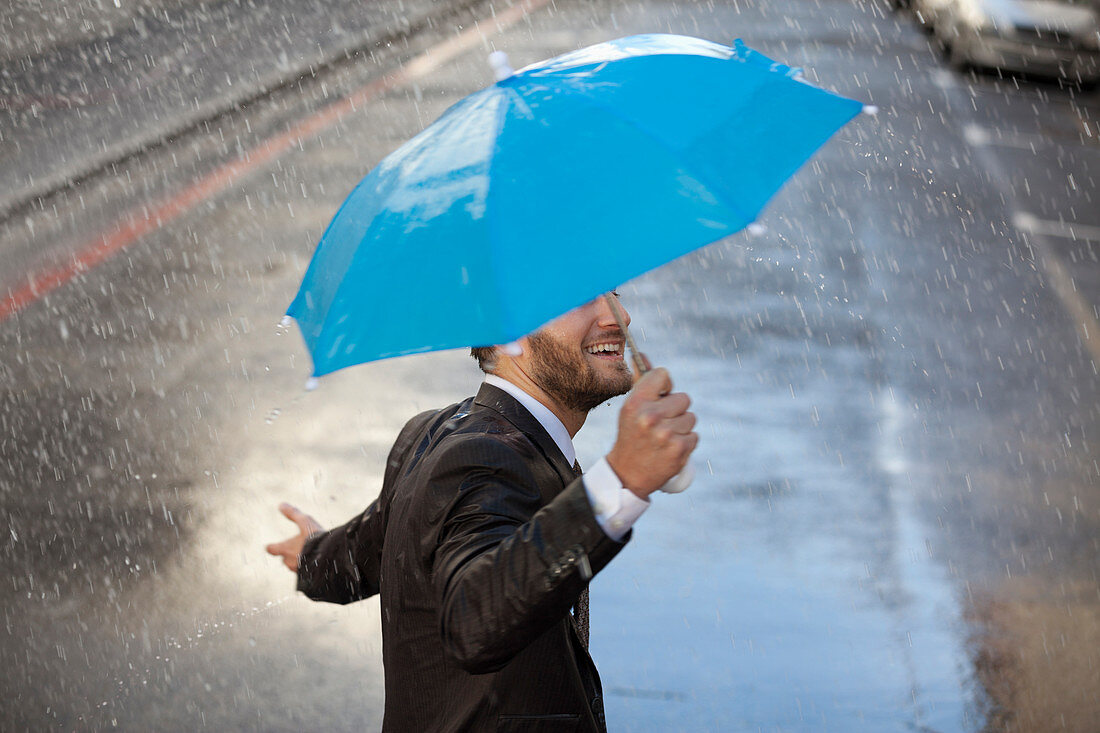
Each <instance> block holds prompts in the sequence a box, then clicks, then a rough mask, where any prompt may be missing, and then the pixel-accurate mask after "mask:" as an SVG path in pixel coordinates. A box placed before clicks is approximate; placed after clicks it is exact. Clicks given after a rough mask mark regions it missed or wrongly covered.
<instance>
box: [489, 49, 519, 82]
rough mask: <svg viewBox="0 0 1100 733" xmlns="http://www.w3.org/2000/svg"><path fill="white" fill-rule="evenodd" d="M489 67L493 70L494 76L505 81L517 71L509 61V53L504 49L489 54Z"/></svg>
mask: <svg viewBox="0 0 1100 733" xmlns="http://www.w3.org/2000/svg"><path fill="white" fill-rule="evenodd" d="M489 68H491V69H492V70H493V76H495V77H496V80H497V81H504V80H505V79H507V78H508V77H510V76H511V75H512V74H514V73H516V70H515V69H513V68H512V66H511V64H510V63H509V62H508V54H506V53H504V52H503V51H493V52H492V53H491V54H489Z"/></svg>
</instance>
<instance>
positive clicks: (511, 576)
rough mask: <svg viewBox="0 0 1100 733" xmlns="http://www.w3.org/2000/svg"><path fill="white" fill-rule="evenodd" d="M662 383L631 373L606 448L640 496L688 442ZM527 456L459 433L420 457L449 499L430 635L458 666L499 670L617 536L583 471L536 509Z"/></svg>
mask: <svg viewBox="0 0 1100 733" xmlns="http://www.w3.org/2000/svg"><path fill="white" fill-rule="evenodd" d="M671 389H672V382H671V380H670V379H669V377H668V372H666V371H665V370H664V369H657V370H654V371H652V372H650V373H649V374H647V375H646V376H644V377H642V378H641V379H640V380H639V381H638V383H637V384H636V385H635V389H634V390H633V392H632V393H631V395H630V397H628V398H627V401H626V403H625V404H624V405H623V408H622V410H621V412H620V416H619V435H618V438H617V439H616V443H615V446H614V448H612V451H611V453H609V454H608V457H607V462H608V464H609V466H610V467H611V469H612V470H613V471H614V472H615V474H616V475H617V476H618V477H619V478H620V479H621V481H622V484H623V485H624V486H625V487H626V488H628V489H629V490H630V491H631V492H633V493H634V494H635V495H636V496H637V497H638V498H639V499H642V500H645V499H646V498H647V497H648V496H649V495H650V494H651V493H653V492H654V491H657V490H658V489H659V488H660V487H661V486H662V485H664V483H665V482H666V481H668V479H669V478H671V477H672V476H674V475H675V474H676V472H678V471H679V470H681V469H682V468H683V467H684V465H685V464H686V463H687V460H688V457H689V455H690V454H691V452H692V451H693V450H694V449H695V446H696V444H697V443H698V439H699V438H698V435H696V434H695V433H694V432H693V430H692V429H693V428H694V426H695V417H694V415H692V414H691V413H689V412H688V411H687V408H688V406H689V403H690V400H688V398H687V396H686V395H683V394H670V392H671ZM528 461H529V457H528V456H526V455H525V454H524V452H523V450H522V448H519V447H518V446H513V445H509V444H506V443H504V442H502V441H500V440H498V439H494V438H492V437H490V436H466V437H465V439H464V440H461V441H455V443H454V444H452V445H450V446H447V447H446V448H444V449H442V451H441V454H440V455H439V457H438V460H437V461H436V462H435V465H434V466H433V467H432V472H431V479H430V480H429V486H430V487H434V488H436V490H438V491H440V492H442V493H443V494H444V497H443V498H445V499H446V500H447V501H449V505H448V510H447V512H446V515H445V517H444V519H443V521H442V527H441V530H440V533H439V538H438V544H437V550H436V553H435V556H434V561H433V573H432V574H433V582H434V584H435V590H436V594H437V597H438V598H439V604H440V609H441V617H440V624H441V634H442V639H443V644H444V648H445V649H446V651H447V653H448V654H449V655H451V657H452V658H453V659H454V660H455V661H456V662H457V663H458V664H459V665H460V666H462V667H463V668H464V669H466V670H467V671H469V672H473V673H482V672H491V671H494V670H496V669H499V668H501V667H502V666H504V665H505V664H507V662H508V661H509V660H510V659H511V658H512V657H513V656H514V655H515V654H516V653H517V652H519V651H520V650H522V649H523V648H524V647H526V646H527V645H528V644H530V643H531V641H533V640H534V639H535V638H537V637H538V636H539V635H541V634H542V633H544V632H545V631H546V630H547V629H548V628H550V627H551V626H553V625H554V624H555V623H558V622H560V621H561V619H562V617H563V616H564V615H565V614H566V613H568V611H569V608H570V606H572V605H573V604H574V603H575V602H576V600H577V597H578V596H579V595H580V592H581V590H583V588H584V587H585V586H586V585H587V584H588V582H589V581H590V580H591V579H592V576H593V575H595V574H596V573H598V572H599V571H600V570H602V569H603V568H604V567H605V566H606V565H607V563H608V562H610V561H611V559H612V558H613V557H614V556H615V555H616V554H617V553H618V552H619V550H620V549H621V548H622V546H623V545H622V543H620V542H616V541H614V540H613V539H611V538H610V537H608V536H607V534H606V533H605V532H604V530H603V529H602V528H601V527H600V524H599V522H598V521H597V519H596V515H595V511H594V509H593V505H592V502H591V501H590V500H589V497H588V495H587V493H586V491H585V486H584V483H583V479H577V480H575V481H573V482H572V483H571V484H569V486H567V487H566V488H565V489H564V490H563V491H562V492H561V493H560V494H558V496H557V497H555V498H554V500H553V501H551V502H550V503H549V504H547V505H546V506H543V507H540V503H541V499H540V492H539V487H538V486H537V485H536V480H535V477H534V475H533V474H532V472H531V468H530V465H529V462H528ZM625 539H629V536H627V537H626V538H625Z"/></svg>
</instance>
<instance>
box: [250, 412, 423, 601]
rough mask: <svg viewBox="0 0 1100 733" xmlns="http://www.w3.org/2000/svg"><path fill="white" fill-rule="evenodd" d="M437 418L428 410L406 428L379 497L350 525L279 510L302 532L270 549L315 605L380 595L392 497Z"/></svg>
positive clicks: (287, 508)
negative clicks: (421, 435) (416, 443)
mask: <svg viewBox="0 0 1100 733" xmlns="http://www.w3.org/2000/svg"><path fill="white" fill-rule="evenodd" d="M432 414H433V413H431V412H423V413H421V414H420V415H418V416H416V417H415V418H413V419H412V420H410V421H409V422H408V423H406V424H405V427H404V428H403V429H402V430H401V433H400V434H399V435H398V436H397V440H396V441H394V444H393V448H391V449H390V453H389V456H388V458H387V459H386V471H385V476H384V478H383V481H382V492H381V494H380V496H379V498H378V499H376V500H375V501H374V502H373V503H372V504H371V505H370V506H369V507H367V509H366V511H364V512H363V513H362V514H359V515H358V516H356V517H354V518H353V519H352V520H351V521H350V522H347V523H346V524H344V525H342V526H340V527H337V528H336V529H333V530H329V531H327V532H326V531H325V530H324V529H323V528H322V527H321V525H320V524H318V523H317V521H316V520H314V519H313V517H310V516H309V515H308V514H305V513H303V512H301V511H299V510H298V509H296V508H295V507H292V506H290V505H289V504H285V503H284V504H280V505H279V511H281V512H282V513H283V514H284V515H285V516H286V517H287V518H288V519H290V520H291V521H293V522H294V523H295V524H297V525H298V529H299V533H298V535H297V536H295V537H291V538H289V539H287V540H284V541H282V542H277V543H275V544H271V545H268V546H267V551H268V553H270V554H272V555H279V556H281V557H282V558H283V563H284V564H285V565H286V566H287V567H288V568H290V569H291V570H292V571H294V572H295V573H296V574H297V575H298V590H300V591H302V593H304V594H305V595H306V596H308V597H309V598H311V599H313V600H315V601H326V602H328V603H351V602H353V601H359V600H362V599H364V598H369V597H370V596H372V595H374V594H375V593H377V592H378V590H379V570H380V567H381V562H382V542H383V540H384V538H385V534H386V515H387V509H388V501H389V493H390V492H391V491H392V489H393V486H394V484H395V482H396V477H397V471H398V469H399V468H400V466H401V465H402V463H403V462H404V460H405V457H406V454H407V453H408V451H409V449H410V448H411V445H412V442H411V441H412V440H413V438H414V436H416V435H417V434H418V432H419V431H420V429H421V428H422V427H423V426H424V424H425V423H426V422H427V420H428V418H429V417H430V415H432Z"/></svg>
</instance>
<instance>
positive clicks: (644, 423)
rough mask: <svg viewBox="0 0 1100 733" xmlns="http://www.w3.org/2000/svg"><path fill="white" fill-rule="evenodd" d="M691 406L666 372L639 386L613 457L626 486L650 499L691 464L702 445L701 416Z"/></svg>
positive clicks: (650, 375)
mask: <svg viewBox="0 0 1100 733" xmlns="http://www.w3.org/2000/svg"><path fill="white" fill-rule="evenodd" d="M647 366H648V362H647ZM690 405H691V399H690V398H689V397H688V396H687V395H686V394H684V393H682V392H676V393H673V392H672V379H671V378H670V377H669V375H668V370H666V369H664V368H657V369H653V370H651V371H649V372H647V373H646V374H645V375H643V376H642V377H641V378H639V379H638V381H636V382H635V383H634V389H633V390H631V392H630V395H629V396H628V397H627V398H626V402H624V403H623V407H622V410H621V411H620V412H619V436H618V438H616V439H615V445H614V447H612V448H611V452H610V453H608V454H607V463H608V465H610V466H611V469H612V470H613V471H614V472H615V473H616V474H618V476H619V480H620V481H622V482H623V486H625V487H626V488H628V489H630V490H631V491H633V492H634V493H635V494H637V495H638V496H640V497H641V498H643V499H644V498H646V497H648V496H649V495H650V494H652V493H653V492H654V491H657V490H658V489H660V488H661V487H662V486H664V485H665V483H666V482H667V481H668V480H669V479H671V478H672V477H673V476H675V475H676V474H677V473H679V471H680V470H681V469H682V468H683V467H684V466H685V465H687V462H688V457H689V456H690V455H691V452H692V451H693V450H695V446H696V445H698V443H699V436H698V435H697V434H696V433H694V432H692V430H693V428H694V427H695V415H693V414H692V413H690V412H688V407H689V406H690Z"/></svg>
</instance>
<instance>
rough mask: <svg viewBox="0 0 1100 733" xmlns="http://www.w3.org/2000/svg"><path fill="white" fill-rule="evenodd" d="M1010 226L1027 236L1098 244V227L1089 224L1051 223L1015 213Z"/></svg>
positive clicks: (1099, 238)
mask: <svg viewBox="0 0 1100 733" xmlns="http://www.w3.org/2000/svg"><path fill="white" fill-rule="evenodd" d="M1012 225H1013V226H1014V227H1016V228H1017V229H1019V230H1021V231H1024V232H1027V233H1028V234H1042V235H1044V236H1047V237H1059V238H1061V239H1073V240H1075V241H1076V240H1080V239H1083V240H1085V241H1093V242H1100V227H1097V226H1092V225H1090V224H1078V223H1077V222H1072V221H1052V220H1050V219H1040V218H1038V217H1036V216H1035V215H1034V214H1029V213H1027V212H1026V211H1017V212H1016V213H1015V214H1013V215H1012Z"/></svg>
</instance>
